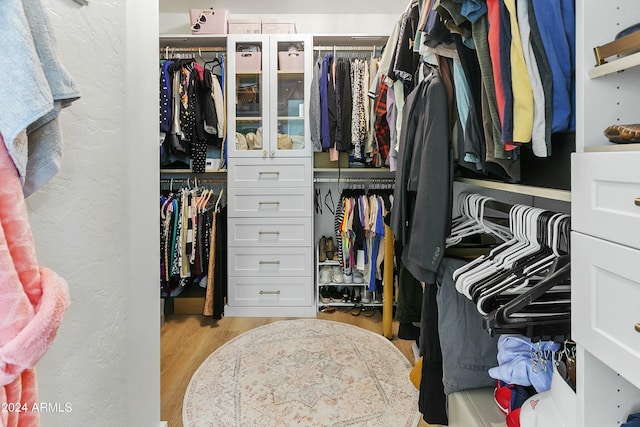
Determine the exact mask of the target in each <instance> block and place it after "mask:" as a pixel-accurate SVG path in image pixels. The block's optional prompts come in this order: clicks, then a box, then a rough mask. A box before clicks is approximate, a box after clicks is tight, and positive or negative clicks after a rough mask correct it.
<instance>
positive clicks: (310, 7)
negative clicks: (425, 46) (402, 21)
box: [160, 0, 408, 14]
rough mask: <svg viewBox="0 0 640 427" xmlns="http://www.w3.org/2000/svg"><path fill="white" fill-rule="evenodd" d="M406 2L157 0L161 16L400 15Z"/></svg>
mask: <svg viewBox="0 0 640 427" xmlns="http://www.w3.org/2000/svg"><path fill="white" fill-rule="evenodd" d="M407 4H408V2H397V1H389V0H367V1H347V2H345V1H344V0H323V1H301V0H262V1H256V0H216V1H211V0H190V1H187V0H182V1H176V0H160V13H182V12H186V11H188V10H189V9H208V8H210V7H213V8H214V9H227V10H229V12H230V13H234V14H274V13H286V14H314V13H317V14H327V13H339V14H351V13H382V14H386V13H402V11H403V10H404V9H405V7H406V6H407Z"/></svg>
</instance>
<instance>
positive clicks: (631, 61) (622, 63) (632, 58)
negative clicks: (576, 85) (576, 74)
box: [588, 52, 640, 79]
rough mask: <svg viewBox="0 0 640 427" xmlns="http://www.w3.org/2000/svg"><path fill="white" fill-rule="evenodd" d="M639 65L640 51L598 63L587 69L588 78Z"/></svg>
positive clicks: (595, 77)
mask: <svg viewBox="0 0 640 427" xmlns="http://www.w3.org/2000/svg"><path fill="white" fill-rule="evenodd" d="M637 65H640V52H637V53H634V54H631V55H628V56H623V57H621V58H618V59H616V60H614V61H611V62H607V63H606V64H602V65H598V66H597V67H593V68H591V69H590V70H589V71H588V74H589V78H590V79H597V78H598V77H603V76H606V75H608V74H613V73H617V72H618V71H624V70H626V69H627V68H631V67H635V66H637Z"/></svg>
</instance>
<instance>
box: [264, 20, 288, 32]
mask: <svg viewBox="0 0 640 427" xmlns="http://www.w3.org/2000/svg"><path fill="white" fill-rule="evenodd" d="M295 33H296V23H295V22H294V21H281V20H273V19H271V20H265V19H263V20H262V34H295Z"/></svg>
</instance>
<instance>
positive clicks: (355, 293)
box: [351, 286, 361, 304]
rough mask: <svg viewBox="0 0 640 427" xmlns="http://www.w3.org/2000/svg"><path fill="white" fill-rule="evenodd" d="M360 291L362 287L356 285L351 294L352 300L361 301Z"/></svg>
mask: <svg viewBox="0 0 640 427" xmlns="http://www.w3.org/2000/svg"><path fill="white" fill-rule="evenodd" d="M360 292H361V289H360V287H358V286H354V287H353V293H352V294H351V301H353V302H354V303H356V304H358V303H359V302H360Z"/></svg>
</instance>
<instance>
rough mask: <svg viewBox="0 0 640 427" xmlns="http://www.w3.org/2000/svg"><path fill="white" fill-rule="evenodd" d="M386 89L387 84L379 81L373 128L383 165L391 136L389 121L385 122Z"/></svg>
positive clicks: (387, 153)
mask: <svg viewBox="0 0 640 427" xmlns="http://www.w3.org/2000/svg"><path fill="white" fill-rule="evenodd" d="M387 89H388V86H387V85H386V84H385V83H384V81H380V86H379V87H378V96H377V98H376V104H375V114H376V121H375V130H376V139H377V141H378V149H377V151H378V154H379V155H380V157H381V162H380V165H384V164H385V163H386V161H387V157H388V156H389V147H390V145H391V136H390V134H389V123H388V122H387Z"/></svg>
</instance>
